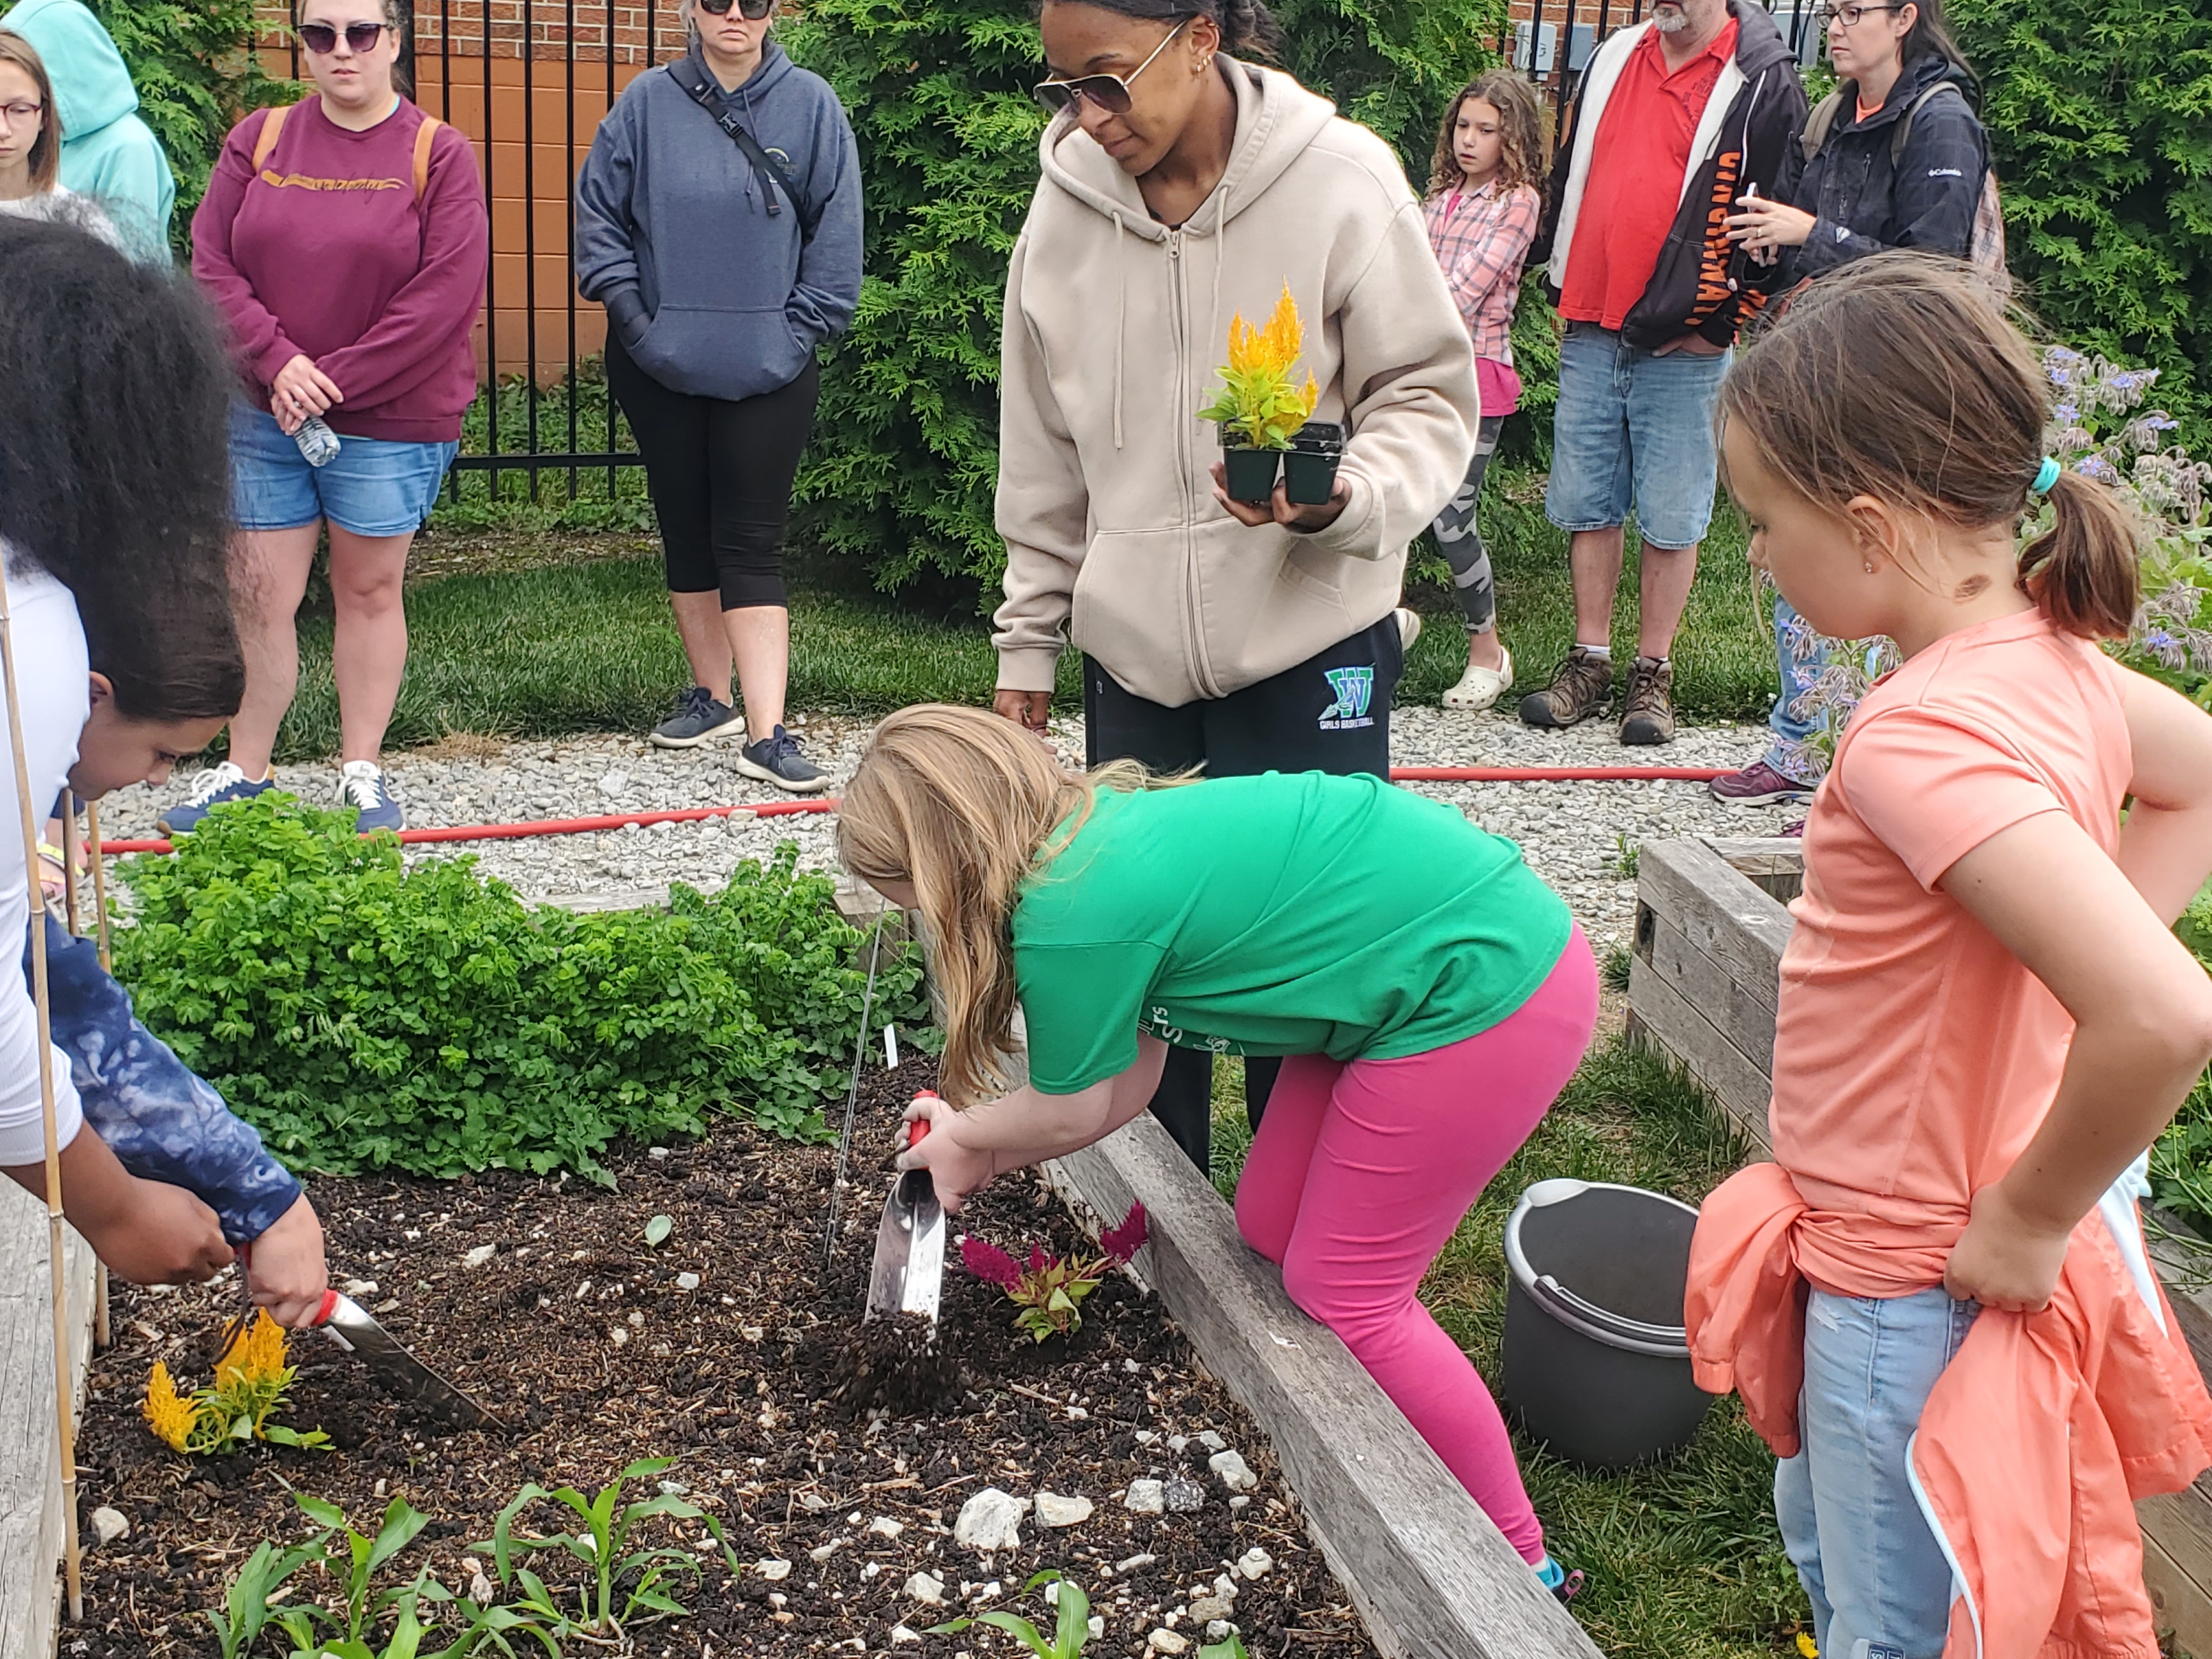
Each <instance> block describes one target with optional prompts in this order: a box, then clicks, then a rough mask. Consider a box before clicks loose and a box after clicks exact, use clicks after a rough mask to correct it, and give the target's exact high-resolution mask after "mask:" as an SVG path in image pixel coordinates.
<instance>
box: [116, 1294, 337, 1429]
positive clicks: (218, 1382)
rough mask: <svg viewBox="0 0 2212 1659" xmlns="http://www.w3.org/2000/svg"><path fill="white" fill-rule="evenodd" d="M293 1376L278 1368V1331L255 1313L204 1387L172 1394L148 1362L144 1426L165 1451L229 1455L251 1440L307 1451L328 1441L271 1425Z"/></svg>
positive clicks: (164, 1371) (172, 1384)
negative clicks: (164, 1445) (190, 1391)
mask: <svg viewBox="0 0 2212 1659" xmlns="http://www.w3.org/2000/svg"><path fill="white" fill-rule="evenodd" d="M293 1375H294V1370H293V1367H291V1366H290V1365H288V1364H285V1336H284V1328H283V1326H281V1325H279V1324H278V1323H277V1322H276V1321H275V1320H273V1319H271V1318H270V1316H269V1311H268V1310H267V1309H265V1308H262V1309H257V1310H255V1312H254V1317H253V1319H252V1321H251V1322H249V1323H247V1324H246V1325H245V1326H244V1327H243V1328H241V1329H240V1331H239V1333H238V1334H237V1335H235V1336H234V1337H233V1338H232V1339H231V1341H230V1346H228V1347H227V1348H225V1349H224V1350H223V1352H222V1358H219V1359H217V1360H216V1362H215V1381H214V1382H213V1383H210V1384H209V1385H208V1386H207V1387H205V1388H204V1389H197V1390H195V1391H194V1392H193V1393H191V1394H189V1395H186V1394H179V1392H178V1391H177V1385H176V1381H175V1379H174V1378H173V1377H172V1376H170V1375H169V1368H168V1367H167V1365H166V1364H162V1363H161V1361H160V1360H155V1362H154V1369H153V1370H152V1371H151V1372H150V1373H149V1375H148V1376H147V1378H146V1401H145V1404H144V1406H143V1407H142V1409H143V1412H144V1414H145V1418H146V1425H147V1427H148V1428H149V1429H151V1430H152V1431H154V1435H155V1438H157V1439H159V1440H161V1442H163V1443H165V1444H167V1446H169V1447H170V1448H171V1449H173V1450H176V1451H180V1452H186V1453H196V1454H197V1455H201V1456H212V1455H216V1454H217V1453H221V1452H231V1451H236V1450H237V1449H239V1448H240V1446H243V1445H245V1444H246V1443H247V1442H248V1441H252V1440H265V1441H268V1442H269V1443H271V1444H272V1445H278V1446H295V1447H304V1448H310V1449H312V1448H317V1447H321V1446H325V1445H327V1444H329V1443H330V1437H329V1436H328V1435H326V1434H325V1433H324V1432H323V1431H321V1430H319V1429H314V1430H310V1431H307V1432H305V1433H302V1432H301V1431H298V1430H296V1429H290V1428H287V1427H285V1426H284V1425H283V1424H281V1423H277V1422H275V1421H273V1420H272V1419H274V1418H275V1417H276V1413H278V1412H279V1411H281V1410H283V1407H285V1405H286V1404H287V1403H288V1399H287V1394H288V1391H289V1389H290V1388H291V1386H292V1377H293Z"/></svg>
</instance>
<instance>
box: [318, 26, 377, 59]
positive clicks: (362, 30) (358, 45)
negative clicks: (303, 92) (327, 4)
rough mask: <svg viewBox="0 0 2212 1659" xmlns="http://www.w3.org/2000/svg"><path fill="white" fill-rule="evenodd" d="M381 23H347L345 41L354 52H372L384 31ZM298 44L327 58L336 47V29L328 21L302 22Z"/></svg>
mask: <svg viewBox="0 0 2212 1659" xmlns="http://www.w3.org/2000/svg"><path fill="white" fill-rule="evenodd" d="M385 28H386V25H384V24H382V23H348V24H347V25H346V26H345V43H346V46H347V47H348V48H349V50H351V51H354V52H374V51H375V50H376V41H377V37H378V36H379V35H380V34H382V33H384V31H385ZM299 35H300V44H301V46H305V47H306V48H307V50H308V51H309V52H313V53H314V54H315V55H316V56H318V57H321V58H327V57H328V56H329V55H330V54H331V53H332V52H336V51H337V49H338V31H337V28H336V27H334V26H332V25H331V24H329V23H302V24H301V25H300V28H299Z"/></svg>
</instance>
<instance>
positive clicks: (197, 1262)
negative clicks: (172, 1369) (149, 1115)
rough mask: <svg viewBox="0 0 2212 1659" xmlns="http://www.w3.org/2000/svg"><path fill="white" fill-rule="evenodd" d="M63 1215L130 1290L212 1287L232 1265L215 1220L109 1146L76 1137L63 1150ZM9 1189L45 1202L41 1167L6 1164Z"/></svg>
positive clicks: (190, 1198) (92, 1137)
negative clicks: (130, 1166) (209, 1282)
mask: <svg viewBox="0 0 2212 1659" xmlns="http://www.w3.org/2000/svg"><path fill="white" fill-rule="evenodd" d="M61 1163H62V1208H63V1212H64V1214H66V1215H67V1216H68V1217H69V1220H70V1225H71V1226H73V1227H75V1228H76V1230H77V1231H79V1232H81V1233H82V1234H83V1235H84V1237H85V1242H86V1243H88V1244H90V1245H91V1246H92V1248H93V1251H94V1254H95V1255H98V1256H99V1257H100V1260H101V1261H105V1262H106V1264H107V1265H108V1266H109V1267H111V1268H112V1269H113V1270H114V1271H115V1272H116V1273H119V1274H121V1275H122V1276H123V1277H124V1278H125V1279H129V1280H130V1281H131V1283H132V1284H134V1285H179V1284H185V1283H197V1282H199V1281H200V1280H203V1279H211V1278H213V1277H214V1276H215V1274H216V1273H217V1272H218V1271H219V1270H220V1269H222V1268H224V1267H228V1266H229V1265H230V1261H231V1251H230V1246H229V1245H228V1244H226V1243H223V1238H222V1225H221V1224H220V1223H218V1222H217V1221H216V1218H215V1212H214V1211H213V1210H210V1208H208V1206H206V1205H204V1204H203V1203H201V1202H200V1201H199V1200H197V1198H194V1197H193V1196H192V1195H191V1194H190V1193H188V1192H186V1191H185V1189H184V1188H181V1187H172V1186H170V1185H169V1184H168V1183H167V1182H161V1181H141V1180H140V1179H139V1178H138V1177H137V1176H134V1175H131V1173H130V1172H128V1171H127V1170H125V1169H124V1167H123V1165H122V1164H119V1163H118V1162H117V1161H116V1158H115V1154H114V1153H113V1152H110V1151H109V1150H108V1148H107V1143H106V1141H104V1140H102V1139H100V1137H99V1136H98V1135H96V1134H88V1133H85V1132H83V1131H82V1130H80V1131H79V1132H78V1133H77V1134H76V1137H75V1139H72V1140H71V1141H70V1144H69V1145H68V1146H64V1147H63V1148H62V1153H61ZM0 1172H3V1173H5V1174H6V1175H7V1176H9V1178H10V1179H11V1180H13V1181H14V1182H15V1184H16V1185H17V1186H19V1187H21V1188H22V1189H23V1190H24V1191H25V1192H27V1193H29V1194H32V1196H33V1197H35V1198H38V1199H40V1200H44V1199H45V1197H46V1166H45V1165H44V1164H9V1165H8V1166H6V1168H5V1170H4V1171H0Z"/></svg>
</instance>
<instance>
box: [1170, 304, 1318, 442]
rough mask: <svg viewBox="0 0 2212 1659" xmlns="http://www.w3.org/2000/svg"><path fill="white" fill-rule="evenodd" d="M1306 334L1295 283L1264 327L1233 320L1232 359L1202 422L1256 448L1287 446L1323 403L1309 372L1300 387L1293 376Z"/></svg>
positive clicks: (1200, 414)
mask: <svg viewBox="0 0 2212 1659" xmlns="http://www.w3.org/2000/svg"><path fill="white" fill-rule="evenodd" d="M1304 345H1305V332H1304V327H1303V326H1302V325H1300V323H1299V321H1298V305H1297V301H1296V300H1293V299H1292V298H1291V285H1290V284H1289V283H1284V284H1283V297H1282V298H1281V299H1280V300H1279V301H1277V302H1276V305H1275V314H1274V315H1273V316H1272V317H1270V318H1269V319H1267V327H1265V328H1255V327H1253V326H1252V325H1251V324H1249V323H1248V322H1246V321H1245V320H1244V317H1243V313H1241V312H1240V313H1237V315H1236V316H1235V317H1233V318H1231V319H1230V323H1229V362H1228V363H1227V365H1226V366H1225V367H1224V368H1223V369H1222V370H1221V392H1220V395H1219V396H1218V397H1216V398H1214V400H1213V402H1212V403H1211V404H1208V405H1207V406H1206V408H1204V409H1202V410H1199V412H1198V418H1199V419H1200V420H1201V421H1218V422H1221V424H1222V425H1223V426H1224V427H1225V428H1231V429H1233V430H1235V431H1236V432H1237V433H1238V434H1240V435H1242V436H1243V439H1244V441H1245V442H1247V443H1249V445H1251V447H1253V448H1255V449H1288V448H1289V447H1291V439H1292V438H1293V437H1295V436H1296V435H1297V431H1298V428H1300V427H1302V426H1304V424H1305V423H1306V421H1307V419H1308V417H1310V416H1311V415H1312V414H1313V412H1314V405H1315V404H1317V403H1319V402H1320V401H1321V387H1320V386H1319V385H1318V384H1317V383H1316V381H1315V380H1314V377H1313V376H1312V375H1311V374H1308V375H1307V376H1306V378H1305V383H1304V385H1303V386H1301V385H1300V384H1299V383H1298V382H1297V380H1296V378H1295V377H1294V373H1293V371H1294V370H1295V368H1296V367H1297V361H1298V353H1299V352H1300V351H1301V350H1302V349H1304Z"/></svg>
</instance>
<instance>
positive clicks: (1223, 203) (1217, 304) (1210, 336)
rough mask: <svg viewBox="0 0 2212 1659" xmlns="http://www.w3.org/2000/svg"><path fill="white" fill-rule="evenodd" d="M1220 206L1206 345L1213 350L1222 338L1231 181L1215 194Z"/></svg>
mask: <svg viewBox="0 0 2212 1659" xmlns="http://www.w3.org/2000/svg"><path fill="white" fill-rule="evenodd" d="M1214 197H1215V199H1216V200H1217V201H1218V202H1219V203H1220V205H1219V206H1218V207H1217V208H1215V209H1214V210H1213V297H1212V301H1210V302H1209V305H1210V309H1209V311H1208V313H1207V315H1206V349H1208V350H1212V349H1213V347H1214V344H1215V343H1216V342H1217V341H1218V340H1219V339H1220V338H1221V268H1222V266H1224V265H1225V264H1228V263H1229V180H1228V179H1223V180H1222V181H1221V188H1220V189H1219V190H1218V191H1215V192H1214Z"/></svg>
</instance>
